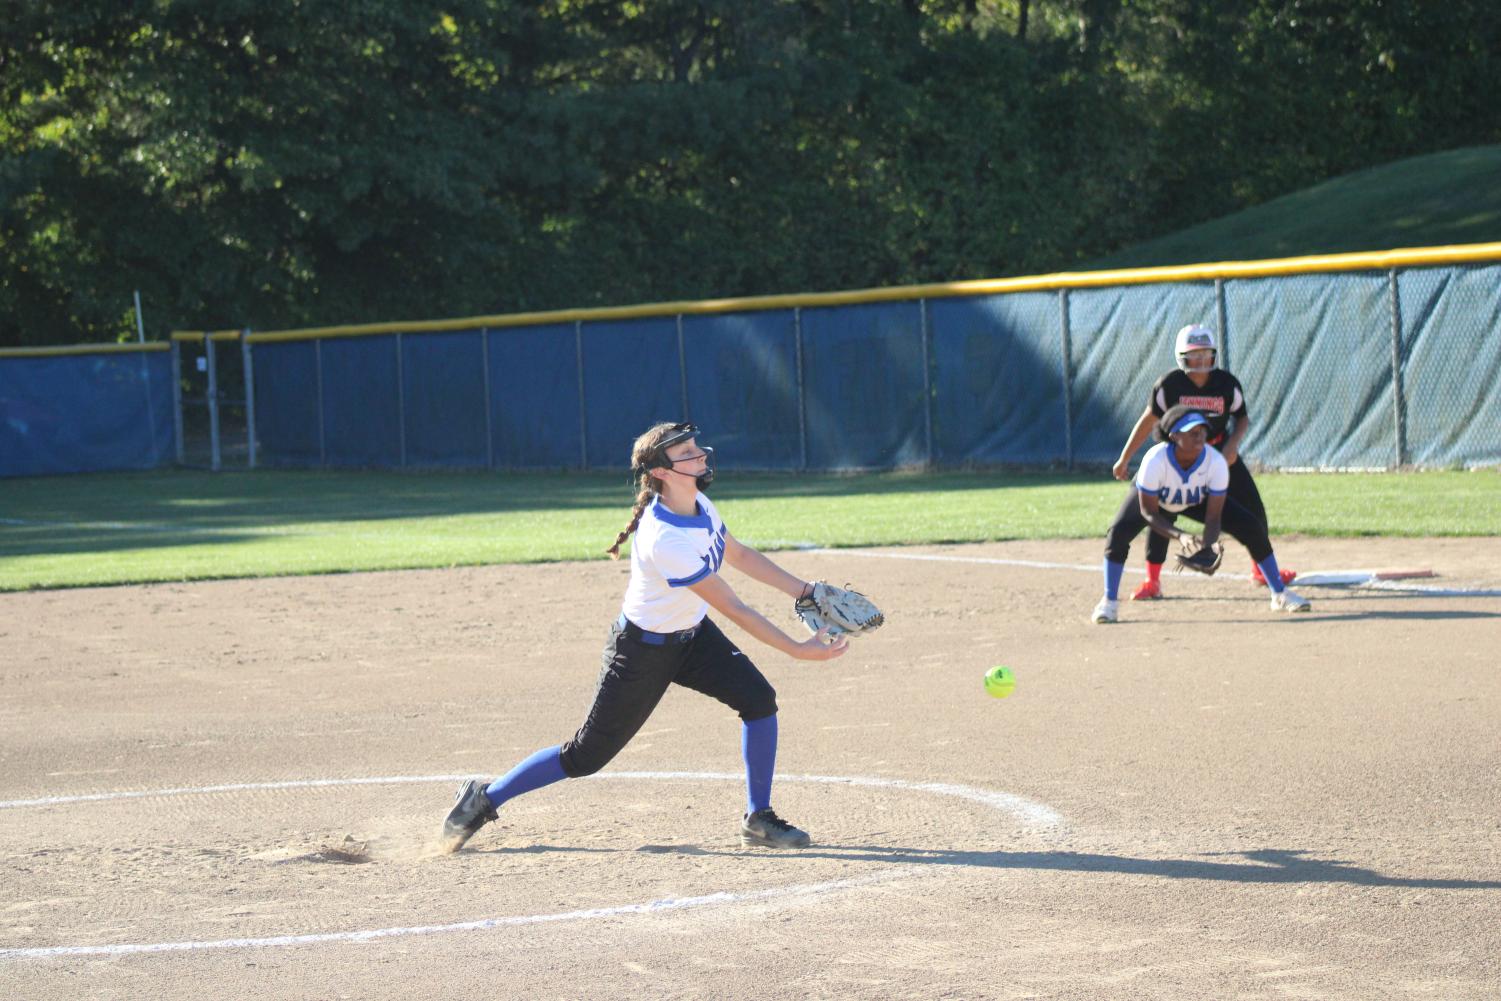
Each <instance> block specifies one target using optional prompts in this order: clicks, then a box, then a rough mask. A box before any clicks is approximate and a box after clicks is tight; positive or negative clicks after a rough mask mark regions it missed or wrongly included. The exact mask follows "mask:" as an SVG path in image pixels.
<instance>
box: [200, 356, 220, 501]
mask: <svg viewBox="0 0 1501 1001" xmlns="http://www.w3.org/2000/svg"><path fill="white" fill-rule="evenodd" d="M203 353H204V355H205V356H206V357H207V359H208V447H209V466H208V468H209V469H210V470H211V471H213V472H215V473H217V472H218V471H219V363H218V359H217V355H216V354H215V349H214V335H213V334H211V333H206V334H204V335H203Z"/></svg>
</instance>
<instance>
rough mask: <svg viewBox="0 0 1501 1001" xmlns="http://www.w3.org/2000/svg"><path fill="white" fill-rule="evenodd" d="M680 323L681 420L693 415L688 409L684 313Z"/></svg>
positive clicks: (688, 418)
mask: <svg viewBox="0 0 1501 1001" xmlns="http://www.w3.org/2000/svg"><path fill="white" fill-rule="evenodd" d="M677 325H678V388H679V390H680V391H681V392H682V394H683V416H682V417H681V418H680V419H681V420H685V421H689V420H692V419H693V415H692V414H691V413H689V411H688V352H687V351H686V350H685V349H684V347H683V314H682V313H679V314H678V315H677Z"/></svg>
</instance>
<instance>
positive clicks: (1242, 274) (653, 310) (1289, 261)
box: [172, 243, 1501, 344]
mask: <svg viewBox="0 0 1501 1001" xmlns="http://www.w3.org/2000/svg"><path fill="white" fill-rule="evenodd" d="M1490 261H1501V243H1472V244H1461V245H1457V246H1449V247H1416V248H1407V249H1401V250H1382V251H1370V252H1363V253H1355V254H1319V255H1314V256H1309V257H1286V258H1279V259H1276V260H1265V261H1222V262H1219V263H1215V264H1186V265H1177V266H1172V267H1157V268H1131V269H1126V270H1119V271H1065V272H1059V273H1056V274H1049V275H1034V276H1030V277H1022V278H985V279H976V280H972V281H959V282H941V283H935V284H930V285H901V286H895V287H891V288H873V289H854V290H850V291H844V292H804V293H795V294H788V295H762V296H744V297H741V298H735V299H699V300H687V301H681V302H657V303H643V304H639V305H634V306H603V307H594V308H590V309H556V310H547V311H542V312H533V313H505V314H500V315H495V316H470V317H462V318H458V319H449V320H412V321H392V322H386V323H363V324H356V325H351V326H336V327H306V328H300V329H294V330H267V331H261V332H252V333H249V334H247V335H245V339H246V340H247V341H249V342H251V343H252V344H259V343H271V342H276V341H297V340H311V339H316V338H325V337H359V336H365V335H370V334H396V333H400V334H414V333H427V332H437V331H447V330H476V329H480V328H488V329H496V328H503V327H528V326H549V325H554V324H565V323H580V322H599V321H603V320H635V319H645V318H649V317H659V316H678V315H684V316H703V315H713V314H719V313H744V312H754V311H760V310H769V309H794V308H817V307H820V306H848V305H856V304H860V303H872V302H900V301H904V300H912V299H938V298H950V297H954V296H976V295H1002V294H1006V293H1011V292H1043V291H1056V290H1059V289H1075V288H1081V289H1082V288H1101V287H1108V286H1112V285H1149V284H1161V283H1165V282H1195V281H1214V280H1216V279H1222V278H1271V277H1277V276H1282V275H1304V274H1328V273H1334V272H1341V271H1387V270H1391V269H1393V268H1412V267H1438V266H1442V265H1446V264H1478V263H1485V262H1490ZM240 336H241V333H240V332H239V331H233V330H230V331H222V332H217V333H205V332H203V331H177V332H174V333H173V334H172V338H173V340H183V341H202V340H203V339H204V338H205V337H208V338H211V339H213V340H216V341H218V340H234V339H236V338H238V337H240Z"/></svg>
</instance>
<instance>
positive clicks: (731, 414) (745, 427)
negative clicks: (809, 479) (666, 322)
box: [683, 310, 803, 469]
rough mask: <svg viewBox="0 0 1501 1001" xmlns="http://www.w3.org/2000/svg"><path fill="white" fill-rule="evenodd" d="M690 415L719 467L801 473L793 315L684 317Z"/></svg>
mask: <svg viewBox="0 0 1501 1001" xmlns="http://www.w3.org/2000/svg"><path fill="white" fill-rule="evenodd" d="M683 366H684V369H683V370H684V375H685V381H686V383H687V392H688V408H687V413H686V414H685V415H684V416H685V417H686V418H687V419H689V420H692V421H694V422H695V423H697V424H698V425H699V426H700V427H701V428H702V429H703V435H704V441H703V444H706V445H711V446H713V448H714V452H715V463H716V465H717V466H718V468H721V469H796V468H798V467H799V466H801V465H802V463H803V443H802V437H801V433H800V426H801V421H800V417H799V413H798V407H799V403H798V357H797V326H796V318H795V314H794V313H793V311H792V310H769V311H767V312H764V313H731V314H725V315H720V316H691V317H690V316H685V317H684V318H683Z"/></svg>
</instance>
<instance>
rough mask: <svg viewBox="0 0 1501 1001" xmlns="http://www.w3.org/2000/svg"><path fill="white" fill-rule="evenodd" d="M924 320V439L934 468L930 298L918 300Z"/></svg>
mask: <svg viewBox="0 0 1501 1001" xmlns="http://www.w3.org/2000/svg"><path fill="white" fill-rule="evenodd" d="M917 310H918V314H919V316H920V318H921V322H922V400H923V408H922V415H923V441H924V444H925V446H926V447H927V450H928V461H927V468H928V469H932V468H933V339H932V330H931V328H930V327H929V322H928V300H927V299H919V300H917Z"/></svg>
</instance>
